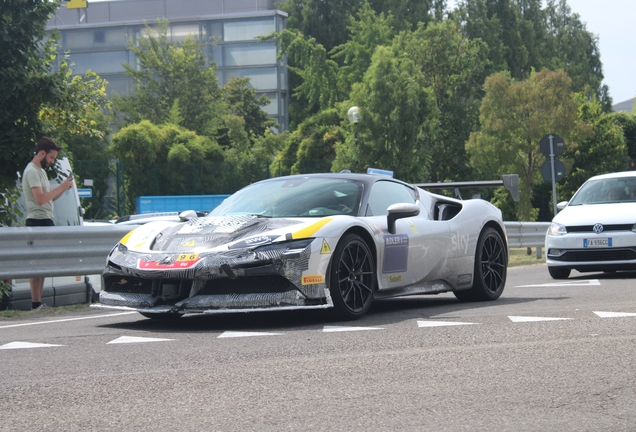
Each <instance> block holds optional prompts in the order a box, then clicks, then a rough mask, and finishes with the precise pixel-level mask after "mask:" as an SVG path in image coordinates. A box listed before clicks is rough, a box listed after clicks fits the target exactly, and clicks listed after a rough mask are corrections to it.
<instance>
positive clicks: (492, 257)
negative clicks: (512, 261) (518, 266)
mask: <svg viewBox="0 0 636 432" xmlns="http://www.w3.org/2000/svg"><path fill="white" fill-rule="evenodd" d="M507 270H508V250H507V249H506V244H505V243H504V241H503V239H502V237H501V235H500V234H499V232H498V231H497V230H495V229H494V228H490V227H488V228H486V229H484V230H483V231H482V232H481V234H480V236H479V240H478V242H477V250H476V251H475V269H474V275H473V286H472V287H471V288H469V289H467V290H463V291H455V292H454V294H455V297H457V298H458V299H459V300H461V301H486V300H496V299H498V298H499V296H501V293H502V292H503V290H504V286H505V285H506V275H507Z"/></svg>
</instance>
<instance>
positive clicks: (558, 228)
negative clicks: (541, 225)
mask: <svg viewBox="0 0 636 432" xmlns="http://www.w3.org/2000/svg"><path fill="white" fill-rule="evenodd" d="M567 233H568V230H567V228H566V227H565V225H561V224H560V223H556V222H552V223H551V224H550V228H548V234H550V235H553V236H562V235H565V234H567Z"/></svg>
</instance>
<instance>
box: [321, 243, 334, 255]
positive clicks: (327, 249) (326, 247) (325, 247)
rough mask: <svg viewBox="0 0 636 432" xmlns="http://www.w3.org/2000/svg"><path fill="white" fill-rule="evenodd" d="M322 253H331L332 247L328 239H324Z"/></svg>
mask: <svg viewBox="0 0 636 432" xmlns="http://www.w3.org/2000/svg"><path fill="white" fill-rule="evenodd" d="M320 253H321V254H330V253H331V248H330V247H329V243H327V240H325V239H322V247H321V248H320Z"/></svg>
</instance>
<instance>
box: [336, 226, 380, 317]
mask: <svg viewBox="0 0 636 432" xmlns="http://www.w3.org/2000/svg"><path fill="white" fill-rule="evenodd" d="M375 285H376V274H375V260H374V258H373V253H372V252H371V249H369V246H368V245H367V243H366V242H365V241H364V239H363V238H362V237H360V236H359V235H357V234H347V235H345V236H344V237H343V238H342V239H341V240H340V242H339V243H338V246H337V247H336V249H335V251H334V254H333V257H332V261H331V270H330V277H329V293H330V294H331V298H332V300H333V304H334V313H335V316H336V318H337V319H341V320H355V319H358V318H360V317H362V316H363V315H364V314H365V313H366V312H367V311H368V310H369V308H370V307H371V303H372V301H373V293H374V291H375Z"/></svg>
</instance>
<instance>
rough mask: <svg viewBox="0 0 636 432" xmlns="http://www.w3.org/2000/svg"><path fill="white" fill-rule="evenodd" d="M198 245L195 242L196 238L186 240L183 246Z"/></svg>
mask: <svg viewBox="0 0 636 432" xmlns="http://www.w3.org/2000/svg"><path fill="white" fill-rule="evenodd" d="M196 245H197V242H195V241H194V240H190V241H189V242H185V243H184V244H182V245H181V246H185V247H188V246H196Z"/></svg>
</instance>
